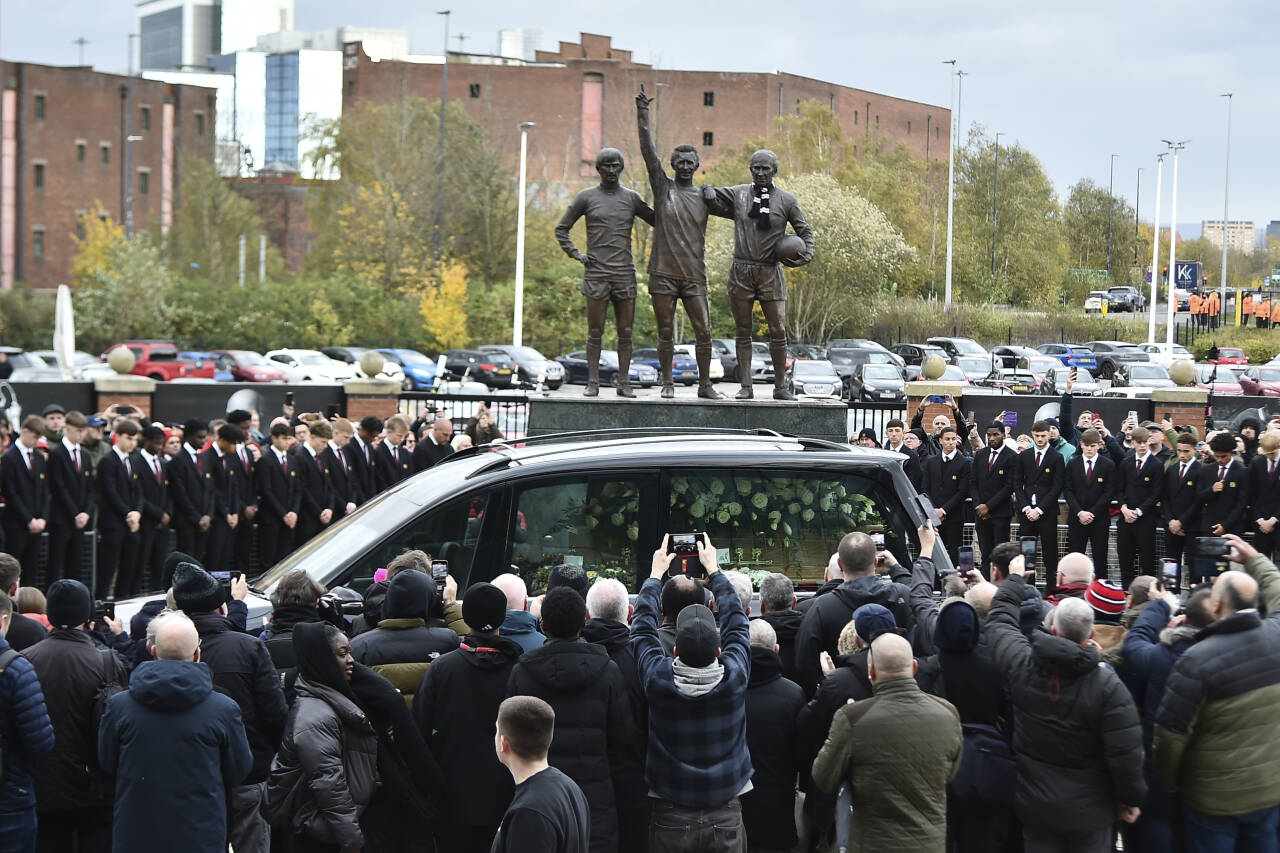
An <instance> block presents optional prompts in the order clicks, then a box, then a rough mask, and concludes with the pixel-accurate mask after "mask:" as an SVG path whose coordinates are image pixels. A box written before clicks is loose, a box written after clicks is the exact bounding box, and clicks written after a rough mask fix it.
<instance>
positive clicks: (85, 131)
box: [0, 61, 215, 290]
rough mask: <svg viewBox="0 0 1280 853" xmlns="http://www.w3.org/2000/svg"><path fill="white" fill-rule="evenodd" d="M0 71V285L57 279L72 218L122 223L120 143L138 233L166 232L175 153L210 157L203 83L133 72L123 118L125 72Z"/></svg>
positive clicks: (14, 67) (173, 205)
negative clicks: (128, 148) (129, 156)
mask: <svg viewBox="0 0 1280 853" xmlns="http://www.w3.org/2000/svg"><path fill="white" fill-rule="evenodd" d="M0 78H2V79H3V89H0V288H3V289H6V290H7V289H9V288H11V287H12V286H13V284H14V282H23V283H25V284H28V285H30V286H32V287H41V288H52V287H57V286H58V285H59V284H63V283H67V281H68V278H69V275H70V269H71V261H72V258H73V257H74V255H75V242H74V240H73V237H74V235H75V234H76V233H77V231H78V230H79V228H80V218H81V217H83V216H93V215H103V214H105V215H110V216H111V218H112V219H114V220H116V221H117V222H124V221H125V220H126V217H125V207H126V204H125V192H124V191H123V189H124V178H125V175H124V164H125V160H126V158H125V157H123V156H122V154H123V149H124V147H125V146H126V145H127V146H131V147H132V152H131V153H132V163H131V166H132V170H131V171H132V175H130V176H129V178H130V180H131V182H132V189H133V222H134V228H135V230H138V231H140V230H143V229H148V228H151V227H153V226H156V225H158V226H159V227H160V228H161V229H162V230H164V229H167V228H168V227H169V225H170V224H171V223H172V221H173V213H174V211H175V210H176V209H177V206H178V203H179V194H180V190H181V183H182V162H183V159H184V158H185V157H186V156H188V155H195V156H200V157H209V158H211V157H212V156H213V139H214V133H213V122H214V117H215V116H214V97H213V96H214V93H213V90H211V89H204V88H200V87H196V86H182V85H173V84H169V83H164V82H160V81H153V80H144V79H142V78H140V77H134V78H132V82H133V98H132V103H133V108H132V110H131V111H129V112H130V113H131V116H130V118H131V124H127V123H126V110H127V105H128V103H129V99H128V97H127V94H128V91H129V82H130V79H131V78H129V77H124V76H120V75H116V74H103V73H100V72H97V71H94V70H93V69H91V68H87V67H55V66H49V65H35V64H31V63H25V62H2V61H0ZM129 137H132V141H129V139H128V138H129ZM99 204H100V205H101V208H98V205H99Z"/></svg>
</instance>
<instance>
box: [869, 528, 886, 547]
mask: <svg viewBox="0 0 1280 853" xmlns="http://www.w3.org/2000/svg"><path fill="white" fill-rule="evenodd" d="M871 541H872V542H874V543H876V550H877V551H883V550H884V531H883V530H874V531H872V533H871Z"/></svg>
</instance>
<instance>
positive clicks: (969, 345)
mask: <svg viewBox="0 0 1280 853" xmlns="http://www.w3.org/2000/svg"><path fill="white" fill-rule="evenodd" d="M925 343H927V344H933V345H934V346H935V347H941V348H942V349H943V350H944V351H945V352H946V354H947V358H951V359H954V358H955V357H956V356H961V355H980V356H982V357H983V358H985V359H986V360H987V363H988V364H990V363H991V353H989V352H987V349H986V347H984V346H983V345H982V344H980V343H978V342H977V341H975V340H974V339H973V338H947V337H935V338H929V339H928V340H927V341H925Z"/></svg>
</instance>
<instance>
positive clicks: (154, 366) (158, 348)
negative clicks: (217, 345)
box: [102, 341, 214, 382]
mask: <svg viewBox="0 0 1280 853" xmlns="http://www.w3.org/2000/svg"><path fill="white" fill-rule="evenodd" d="M120 347H126V348H128V349H129V351H130V352H132V353H133V357H134V358H135V359H136V361H135V362H134V365H133V369H132V370H130V371H129V372H130V373H132V374H134V375H135V376H146V377H149V378H151V379H154V380H156V381H157V382H168V381H170V380H173V379H193V378H201V379H212V378H213V375H214V366H213V363H212V361H207V362H203V363H201V364H200V366H199V367H197V366H196V363H195V362H193V361H191V360H189V359H185V358H182V357H181V356H180V355H179V354H178V348H177V347H176V346H174V345H173V342H172V341H124V342H122V343H118V344H113V345H112V346H110V347H108V348H107V351H106V352H104V353H103V354H102V360H103V361H106V360H107V357H108V356H110V355H111V353H112V351H114V350H116V349H119V348H120Z"/></svg>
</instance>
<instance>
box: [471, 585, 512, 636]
mask: <svg viewBox="0 0 1280 853" xmlns="http://www.w3.org/2000/svg"><path fill="white" fill-rule="evenodd" d="M506 618H507V594H506V593H505V592H503V591H502V590H500V589H498V588H497V587H496V586H494V585H493V584H491V583H475V584H472V585H471V586H470V587H469V588H468V589H467V595H466V597H465V598H463V599H462V619H463V621H465V622H466V623H467V626H468V627H469V628H470V629H471V630H472V631H486V632H489V633H492V632H494V631H497V630H498V628H500V627H501V626H502V622H503V620H504V619H506Z"/></svg>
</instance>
